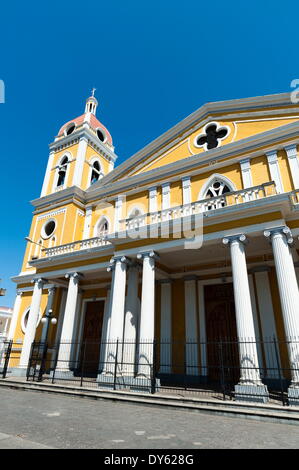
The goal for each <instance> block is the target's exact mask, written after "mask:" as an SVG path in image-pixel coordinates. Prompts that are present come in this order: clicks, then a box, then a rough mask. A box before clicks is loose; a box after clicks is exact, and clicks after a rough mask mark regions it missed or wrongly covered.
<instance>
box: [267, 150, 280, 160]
mask: <svg viewBox="0 0 299 470" xmlns="http://www.w3.org/2000/svg"><path fill="white" fill-rule="evenodd" d="M266 156H267V159H268V163H275V162H276V161H277V150H271V151H270V152H266Z"/></svg>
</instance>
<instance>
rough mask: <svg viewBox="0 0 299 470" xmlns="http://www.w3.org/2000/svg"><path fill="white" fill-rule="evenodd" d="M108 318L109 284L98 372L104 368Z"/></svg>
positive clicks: (107, 339) (109, 304)
mask: <svg viewBox="0 0 299 470" xmlns="http://www.w3.org/2000/svg"><path fill="white" fill-rule="evenodd" d="M110 320H111V286H107V294H106V300H105V307H104V315H103V326H102V337H101V352H100V363H99V372H102V371H103V370H104V368H105V360H106V350H107V347H108V341H109V331H110Z"/></svg>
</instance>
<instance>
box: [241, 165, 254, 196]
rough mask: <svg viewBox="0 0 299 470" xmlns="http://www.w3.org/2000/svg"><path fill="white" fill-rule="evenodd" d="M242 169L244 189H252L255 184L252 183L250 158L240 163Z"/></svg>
mask: <svg viewBox="0 0 299 470" xmlns="http://www.w3.org/2000/svg"><path fill="white" fill-rule="evenodd" d="M240 167H241V173H242V181H243V187H244V189H246V188H251V187H252V186H253V183H252V175H251V166H250V158H245V159H244V160H242V161H240Z"/></svg>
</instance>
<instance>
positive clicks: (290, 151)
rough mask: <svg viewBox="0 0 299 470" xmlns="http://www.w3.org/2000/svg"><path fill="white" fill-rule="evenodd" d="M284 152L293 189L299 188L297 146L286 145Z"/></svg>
mask: <svg viewBox="0 0 299 470" xmlns="http://www.w3.org/2000/svg"><path fill="white" fill-rule="evenodd" d="M285 151H286V153H287V157H288V162H289V166H290V170H291V174H292V180H293V185H294V189H298V188H299V161H298V153H297V145H288V146H287V147H285Z"/></svg>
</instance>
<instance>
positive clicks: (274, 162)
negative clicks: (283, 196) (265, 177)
mask: <svg viewBox="0 0 299 470" xmlns="http://www.w3.org/2000/svg"><path fill="white" fill-rule="evenodd" d="M266 156H267V160H268V166H269V171H270V175H271V180H272V181H274V183H275V186H276V190H277V192H278V193H283V192H284V189H283V184H282V179H281V175H280V170H279V164H278V159H277V152H276V151H275V150H273V151H272V152H267V153H266Z"/></svg>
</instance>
